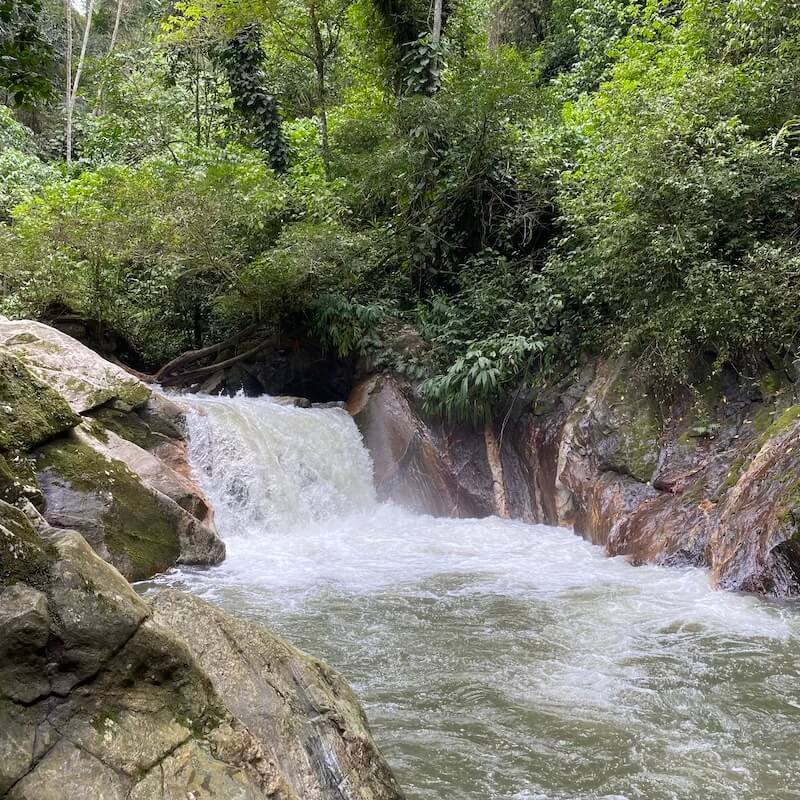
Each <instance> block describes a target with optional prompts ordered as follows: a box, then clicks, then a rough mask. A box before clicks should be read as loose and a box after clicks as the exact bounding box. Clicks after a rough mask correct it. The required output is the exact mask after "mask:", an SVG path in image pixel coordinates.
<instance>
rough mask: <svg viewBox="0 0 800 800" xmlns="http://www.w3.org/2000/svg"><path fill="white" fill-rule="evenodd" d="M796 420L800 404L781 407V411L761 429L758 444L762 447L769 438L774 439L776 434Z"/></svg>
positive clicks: (786, 428) (799, 411) (784, 431)
mask: <svg viewBox="0 0 800 800" xmlns="http://www.w3.org/2000/svg"><path fill="white" fill-rule="evenodd" d="M798 420H800V405H795V406H789V407H788V408H785V409H783V411H782V412H781V413H780V414H778V415H777V416H776V417H775V418H774V419H772V422H771V423H770V424H769V425H768V426H767V427H766V428H765V429H764V430H763V431H761V435H760V437H759V440H758V446H759V447H763V446H764V445H765V444H766V443H767V442H768V441H769V440H770V439H774V438H775V437H776V436H780V435H781V434H783V433H786V431H788V430H789V429H790V428H792V427H793V426H794V425H795V423H796V422H797V421H798Z"/></svg>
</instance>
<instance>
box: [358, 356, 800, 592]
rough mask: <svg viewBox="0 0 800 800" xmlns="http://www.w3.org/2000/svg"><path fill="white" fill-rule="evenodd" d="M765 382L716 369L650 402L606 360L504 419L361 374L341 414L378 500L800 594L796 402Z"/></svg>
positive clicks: (621, 368)
mask: <svg viewBox="0 0 800 800" xmlns="http://www.w3.org/2000/svg"><path fill="white" fill-rule="evenodd" d="M761 384H762V385H761V386H758V385H756V386H754V385H753V383H752V382H748V381H745V380H743V379H742V378H741V377H740V376H738V375H736V374H735V373H733V372H732V371H724V370H723V371H722V372H721V373H720V374H717V375H713V376H711V377H706V378H703V379H698V381H697V385H696V387H695V388H694V389H690V388H689V387H688V386H686V387H683V388H682V389H678V390H677V391H676V392H675V393H674V395H673V396H672V397H671V399H670V401H669V402H665V401H662V402H661V403H656V402H654V401H653V398H652V397H650V396H648V394H649V393H648V392H646V391H644V390H643V388H642V386H641V385H640V384H639V383H638V381H637V379H636V375H635V372H634V371H633V370H632V368H631V367H630V366H629V365H627V364H626V363H625V362H624V361H621V360H610V361H595V362H589V363H587V364H586V365H585V366H584V367H582V368H581V369H580V370H578V371H577V372H576V373H575V374H573V375H571V376H569V377H568V378H567V379H565V380H564V381H563V382H562V383H561V384H559V385H557V386H555V387H553V388H552V389H550V390H549V391H547V392H544V393H542V394H540V395H539V396H537V397H536V398H535V402H530V401H525V402H521V403H519V404H518V406H519V407H518V408H512V409H511V413H510V414H509V416H508V418H507V419H506V420H505V424H504V426H503V428H501V430H500V431H498V430H497V429H496V428H493V427H485V428H484V429H482V430H477V429H470V428H469V427H467V426H446V425H443V424H441V423H436V422H432V421H430V420H426V419H425V418H424V417H423V416H422V415H421V414H420V413H419V412H418V410H417V401H416V398H415V395H414V392H413V390H412V389H411V387H410V386H408V385H407V384H404V383H403V382H402V381H401V380H399V379H397V378H393V377H391V376H373V377H372V378H370V379H368V380H366V381H363V382H362V383H361V384H359V385H358V386H357V387H356V389H355V390H354V391H353V393H352V394H351V397H350V399H349V401H348V410H349V411H350V412H351V413H352V414H353V415H354V418H355V420H356V422H357V424H358V426H359V428H360V430H361V432H362V436H363V437H364V442H365V444H366V446H367V448H368V449H369V450H370V452H371V454H372V457H373V461H374V465H375V480H376V485H377V487H378V492H379V496H380V497H381V498H382V499H391V500H394V501H395V502H399V503H401V504H404V505H407V506H410V507H411V508H413V509H416V510H418V511H424V512H427V513H432V514H451V515H455V516H459V515H461V516H465V515H475V516H480V515H484V514H488V513H495V514H499V515H504V514H505V515H508V516H511V517H513V518H515V519H522V520H525V521H527V522H544V523H548V524H553V525H561V526H565V527H571V528H573V529H574V530H575V532H576V533H579V534H581V535H582V536H584V537H586V538H587V539H589V540H590V541H591V542H593V543H595V544H598V545H601V546H603V547H604V548H605V550H606V552H607V553H608V554H609V555H615V556H616V555H622V556H626V557H627V558H628V559H629V560H630V561H631V562H632V563H635V564H644V563H656V564H665V565H693V566H701V567H706V568H708V569H709V570H710V578H711V581H712V583H713V584H714V585H715V586H719V587H720V588H724V589H734V590H746V591H755V592H759V593H765V594H772V595H778V596H792V595H800V481H798V480H796V477H795V476H797V475H798V474H800V447H798V443H800V403H799V404H796V405H791V404H790V403H792V402H797V401H793V400H792V397H793V391H794V390H793V389H792V387H791V385H788V384H786V383H781V382H780V380H779V379H777V378H776V377H775V376H767V379H764V380H763V381H762V382H761ZM770 387H772V388H770Z"/></svg>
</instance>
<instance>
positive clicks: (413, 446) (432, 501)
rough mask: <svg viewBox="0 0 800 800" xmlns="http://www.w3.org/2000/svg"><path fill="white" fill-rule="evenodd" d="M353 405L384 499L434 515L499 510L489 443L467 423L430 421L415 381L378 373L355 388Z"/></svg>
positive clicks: (350, 401)
mask: <svg viewBox="0 0 800 800" xmlns="http://www.w3.org/2000/svg"><path fill="white" fill-rule="evenodd" d="M347 410H348V411H349V412H350V414H351V415H352V416H353V419H354V420H355V423H356V425H357V426H358V429H359V431H360V432H361V436H362V438H363V439H364V444H365V446H366V447H367V449H368V450H369V452H370V455H371V456H372V463H373V477H374V480H375V488H376V491H377V494H378V497H379V499H381V500H392V501H393V502H396V503H398V504H399V505H403V506H405V507H406V508H410V509H411V510H414V511H418V512H421V513H427V514H432V515H434V516H452V517H482V516H488V515H489V514H492V513H494V511H495V498H494V491H493V479H492V474H491V470H490V467H489V464H488V460H487V454H486V448H485V444H484V443H482V442H480V441H479V440H477V438H476V437H475V436H473V435H472V432H471V431H469V430H467V429H465V428H464V427H457V428H451V429H448V428H446V427H445V426H443V425H436V424H433V423H432V424H428V422H426V421H425V420H424V419H423V418H422V416H421V415H420V414H419V413H418V412H417V410H416V404H415V400H414V396H413V391H412V389H411V387H410V386H408V385H407V384H404V383H403V382H401V381H399V380H398V379H396V378H394V377H393V376H391V375H380V376H373V377H372V378H369V379H367V380H365V381H363V382H362V383H360V384H358V385H357V386H356V387H355V388H354V389H353V391H352V392H351V394H350V397H349V398H348V401H347Z"/></svg>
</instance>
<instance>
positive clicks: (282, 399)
mask: <svg viewBox="0 0 800 800" xmlns="http://www.w3.org/2000/svg"><path fill="white" fill-rule="evenodd" d="M270 399H271V400H272V402H273V403H277V404H278V405H279V406H292V407H293V408H311V401H310V400H307V399H306V398H305V397H290V396H289V395H277V396H276V397H271V398H270Z"/></svg>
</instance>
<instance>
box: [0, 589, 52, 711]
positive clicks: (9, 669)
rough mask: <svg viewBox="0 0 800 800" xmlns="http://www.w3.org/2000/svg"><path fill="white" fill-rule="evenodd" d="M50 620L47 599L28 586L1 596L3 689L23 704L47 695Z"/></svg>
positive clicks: (0, 678) (0, 673) (0, 675)
mask: <svg viewBox="0 0 800 800" xmlns="http://www.w3.org/2000/svg"><path fill="white" fill-rule="evenodd" d="M49 629H50V620H49V616H48V612H47V598H46V597H45V595H44V594H43V593H42V592H40V591H38V590H36V589H34V588H33V587H31V586H28V585H27V584H25V583H15V584H12V585H11V586H8V587H7V588H6V589H4V590H3V591H2V592H0V686H1V687H3V688H4V694H5V695H6V696H7V697H8V698H10V699H11V700H13V701H15V702H19V703H32V702H33V701H34V700H37V699H38V698H40V697H42V696H44V695H45V694H47V692H48V690H49V688H50V682H49V681H48V679H47V671H46V667H47V664H46V660H45V657H44V647H45V645H46V644H47V637H48V632H49Z"/></svg>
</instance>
